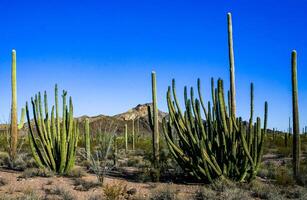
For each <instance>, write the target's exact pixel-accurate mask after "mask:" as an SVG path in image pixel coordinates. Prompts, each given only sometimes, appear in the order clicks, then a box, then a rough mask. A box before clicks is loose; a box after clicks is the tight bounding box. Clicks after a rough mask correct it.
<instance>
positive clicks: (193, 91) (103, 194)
mask: <svg viewBox="0 0 307 200" xmlns="http://www.w3.org/2000/svg"><path fill="white" fill-rule="evenodd" d="M225 14H226V13H225ZM144 16H146V15H145V14H144ZM224 19H225V20H224V22H225V23H224V24H225V31H224V32H225V34H226V33H227V43H226V44H225V46H227V51H228V52H225V54H226V55H227V57H228V66H226V67H223V68H221V69H222V71H223V73H225V74H227V77H229V80H228V78H227V79H225V78H224V80H223V79H222V78H219V77H212V78H211V77H210V78H211V79H209V77H201V76H200V78H195V81H194V82H195V85H196V87H195V86H194V87H193V86H192V87H190V86H189V83H187V85H186V86H184V87H183V88H181V87H177V86H178V85H177V84H178V82H180V83H179V85H180V86H181V82H182V81H181V80H178V79H175V78H172V77H169V76H168V75H167V76H168V78H169V79H170V80H171V81H169V82H168V84H167V85H166V84H165V81H162V82H163V84H159V75H160V74H159V73H158V72H156V71H151V74H150V81H149V79H148V82H144V83H142V84H143V85H142V86H139V87H145V88H146V89H147V88H150V101H147V102H138V104H137V105H135V106H134V107H132V108H131V109H129V110H127V111H126V112H122V113H118V114H112V115H110V114H106V113H99V114H98V115H88V114H87V113H82V115H79V116H77V115H76V113H80V112H78V109H79V107H80V108H81V110H82V109H83V110H82V111H84V108H89V109H91V106H92V107H94V109H99V107H100V106H94V105H96V104H95V101H93V102H92V101H91V102H83V103H84V104H82V103H80V101H78V100H76V99H75V98H73V96H71V93H70V88H62V87H61V85H60V84H55V85H54V88H53V92H52V93H48V92H47V90H45V91H39V92H37V93H36V94H31V96H32V97H31V98H29V99H27V100H26V102H23V103H22V104H18V103H17V99H19V98H20V97H19V94H20V93H19V92H17V85H18V88H23V87H24V85H21V86H19V82H18V81H17V72H19V71H18V70H19V68H18V70H17V65H18V63H17V51H16V50H15V49H12V52H11V57H10V58H11V62H10V64H11V67H10V71H9V74H10V92H11V93H10V95H11V98H10V105H11V107H10V113H9V120H7V121H3V122H1V124H0V199H1V200H15V199H16V200H74V199H80V200H102V199H106V200H124V199H127V200H141V199H144V200H147V199H148V200H183V199H184V200H188V199H189V200H190V199H191V200H205V199H216V200H224V199H232V200H236V199H244V200H245V199H251V200H252V199H255V200H256V199H273V200H275V199H276V200H281V199H307V188H306V186H307V126H304V124H300V122H302V121H303V120H305V118H304V115H305V113H304V110H303V109H302V108H301V107H299V105H301V104H302V105H303V106H304V105H305V104H304V102H303V101H300V97H301V96H299V93H300V92H302V93H303V94H305V87H304V83H303V81H304V80H300V77H301V74H300V73H298V71H300V70H301V69H300V68H298V65H299V64H300V59H298V52H297V51H296V50H292V49H289V50H288V60H289V61H291V62H289V64H288V69H289V70H288V72H287V73H285V74H286V75H287V80H286V81H285V79H283V84H284V85H287V87H288V88H287V91H288V90H289V92H288V93H289V94H291V98H290V95H288V96H289V100H286V98H285V99H279V101H281V102H282V103H281V104H280V105H282V106H281V107H280V110H281V111H280V112H283V111H282V109H285V107H289V108H287V109H288V110H291V113H290V114H289V115H288V116H286V115H282V116H281V117H280V115H281V114H280V113H278V112H276V109H275V107H274V105H273V104H276V102H277V101H276V100H274V101H273V103H272V102H271V101H272V98H273V97H271V96H270V97H268V101H263V102H261V105H262V106H263V107H261V108H259V101H260V100H259V98H257V97H259V96H261V98H260V99H263V98H262V97H263V96H265V94H267V93H265V92H264V89H263V87H262V88H261V87H260V89H256V88H257V84H254V83H253V81H252V82H246V80H247V79H246V78H244V79H239V81H238V79H236V78H237V72H236V71H235V56H234V51H235V50H234V49H235V48H234V46H235V45H234V43H235V42H236V39H234V37H235V38H239V37H240V35H236V32H235V30H236V28H237V27H239V26H240V24H239V23H236V21H235V20H234V22H233V18H232V13H230V12H228V13H227V14H226V15H224ZM115 21H116V20H115ZM93 23H94V22H93ZM129 30H130V29H129ZM226 30H227V31H226ZM210 31H213V32H214V31H215V30H210ZM247 31H249V30H248V29H247ZM253 31H260V30H258V29H255V30H253ZM241 32H242V31H241ZM243 32H244V31H243ZM265 36H267V35H265ZM225 41H226V40H225ZM299 50H301V49H299ZM239 55H240V54H239ZM260 55H261V54H260ZM2 56H9V55H2ZM112 59H113V58H112ZM112 59H111V60H112ZM79 61H80V60H78V62H79ZM302 61H303V63H304V59H302ZM0 63H1V60H0ZM239 63H240V62H239ZM0 65H1V64H0ZM105 66H107V65H104V67H105ZM299 66H300V65H299ZM6 68H8V67H7V66H6ZM40 69H41V70H42V69H43V68H40ZM92 69H94V67H93V68H90V67H89V68H88V70H92ZM212 70H213V68H212ZM20 71H21V72H23V69H21V70H20ZM71 71H73V70H71ZM135 71H137V70H135ZM135 71H134V73H136V72H135ZM179 71H180V70H179ZM268 71H269V70H268ZM302 71H303V70H302ZM39 72H40V71H39V70H38V71H36V72H35V73H39ZM24 73H25V72H23V73H21V75H20V76H22V75H23V74H24ZM33 73H34V72H33ZM71 73H72V74H74V73H73V72H71ZM95 73H96V72H95ZM108 73H109V72H108ZM127 73H128V72H127ZM193 73H194V72H193ZM193 73H192V72H191V74H193ZM274 73H275V72H274ZM75 74H77V73H75ZM75 74H74V76H76V75H75ZM194 74H195V73H194ZM148 75H149V73H148ZM241 75H242V74H241ZM34 76H36V77H38V76H39V75H37V74H35V75H34ZM163 76H164V77H165V76H166V75H165V74H164V75H163ZM187 76H190V75H189V73H188V69H185V70H184V76H182V77H181V79H182V80H188V79H187V78H186V77H187ZM260 76H263V75H260ZM271 76H272V75H271ZM59 77H60V75H59ZM193 77H194V76H193ZM82 78H83V79H85V80H86V81H87V82H88V84H92V87H94V86H96V87H98V88H99V86H97V85H96V84H95V81H97V80H95V79H94V77H80V78H78V77H77V76H76V78H75V79H76V80H78V79H82ZM103 78H105V77H104V76H102V77H101V79H103ZM116 78H117V79H116ZM121 78H122V79H123V75H122V74H121V75H120V76H119V77H117V76H116V74H115V70H114V77H112V80H113V81H114V82H113V83H112V82H110V83H109V84H110V85H109V86H108V87H109V88H112V86H114V87H115V86H116V84H117V81H120V79H121ZM171 78H172V79H171ZM44 79H46V78H44ZM139 79H141V78H139ZM263 79H265V76H264V77H261V78H259V80H263ZM193 80H194V79H193ZM204 80H210V81H209V82H207V81H204ZM248 80H249V79H248ZM259 80H257V81H255V83H259V82H260V81H259ZM27 81H28V79H27ZM91 81H92V82H91ZM129 81H130V82H133V81H137V80H136V79H133V78H130V79H129ZM130 82H128V83H124V84H127V87H126V88H125V90H126V91H129V89H131V91H132V90H133V87H131V88H129V84H130ZM238 82H239V84H237V83H238ZM242 82H244V84H245V86H246V87H248V88H249V89H248V91H249V92H248V93H247V94H243V96H242V94H241V93H240V92H242V90H241V89H238V88H240V87H241V86H242ZM285 82H289V83H290V82H291V84H285ZM37 83H39V79H38V80H37V82H36V84H35V85H34V86H33V85H32V86H31V87H38V84H37ZM59 83H62V81H61V80H60V78H59ZM73 83H74V84H75V83H77V82H73ZM301 83H302V84H301ZM74 84H71V86H72V87H73V85H74ZM300 84H301V85H302V87H300V86H301V85H300ZM68 85H69V84H68ZM204 86H205V87H204ZM207 86H208V87H207ZM267 87H271V86H267ZM0 88H1V86H0ZM25 88H27V87H25ZM76 88H77V87H76ZM76 88H74V89H72V90H73V91H74V92H76V91H79V90H80V91H81V90H82V88H77V89H76ZM87 89H88V90H89V91H90V88H87ZM148 90H149V89H148ZM158 90H162V91H163V94H164V95H163V96H161V95H160V94H161V93H158ZM276 90H277V91H279V90H280V88H278V89H276ZM274 92H275V91H271V93H272V95H274ZM112 93H120V92H118V91H112ZM74 94H75V93H74ZM123 94H129V95H126V97H125V99H123V100H122V101H121V102H122V103H124V101H128V99H129V98H135V96H136V94H135V93H134V95H133V94H132V93H131V95H130V93H123ZM82 95H84V96H87V97H88V94H82ZM105 95H108V94H105ZM137 95H140V96H142V95H145V94H143V93H141V92H140V94H139V93H138V94H137ZM284 96H285V97H286V96H287V93H285V94H284ZM238 97H239V98H238ZM1 98H2V97H1ZM1 98H0V99H1ZM2 99H3V98H2ZM106 99H107V98H106ZM237 99H239V100H237ZM102 101H103V100H100V102H101V105H103V102H102ZM113 101H114V102H113ZM261 101H262V100H261ZM288 101H289V102H291V105H288V104H287V103H285V102H288ZM75 102H78V103H76V104H75ZM111 102H112V103H113V104H112V105H113V107H112V108H114V109H115V108H116V106H117V105H116V103H117V102H118V101H117V99H111ZM158 102H164V103H165V105H166V106H165V107H164V108H166V109H160V106H159V104H158ZM302 102H303V103H302ZM240 104H241V105H240ZM242 104H244V107H245V110H244V112H241V108H242ZM18 105H23V106H21V107H20V106H18ZM76 105H81V106H79V107H78V106H76ZM303 106H302V107H303ZM105 107H107V106H106V105H105ZM271 107H273V108H274V109H270V108H271ZM112 108H111V109H112ZM1 109H2V108H0V112H2V110H1ZM115 110H116V109H115ZM19 111H20V112H19ZM91 113H92V112H91ZM259 113H260V114H259ZM240 115H242V116H240ZM258 115H261V116H258ZM302 116H303V117H302ZM300 117H301V119H300ZM280 118H285V119H287V122H288V123H287V124H286V125H285V124H282V126H281V127H283V128H273V127H275V126H274V125H275V124H279V125H280V124H281V123H278V122H277V121H278V119H280ZM302 119H303V120H302ZM271 121H273V124H274V125H271V124H270V123H271ZM284 127H287V128H286V129H284ZM283 129H284V130H283Z"/></svg>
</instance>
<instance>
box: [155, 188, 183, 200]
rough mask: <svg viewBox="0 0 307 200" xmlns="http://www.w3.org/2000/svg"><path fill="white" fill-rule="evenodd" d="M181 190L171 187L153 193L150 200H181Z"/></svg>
mask: <svg viewBox="0 0 307 200" xmlns="http://www.w3.org/2000/svg"><path fill="white" fill-rule="evenodd" d="M178 193H179V190H177V189H176V188H172V187H170V186H166V187H163V188H161V189H157V190H153V191H151V195H150V200H179V197H178Z"/></svg>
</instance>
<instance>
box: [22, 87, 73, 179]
mask: <svg viewBox="0 0 307 200" xmlns="http://www.w3.org/2000/svg"><path fill="white" fill-rule="evenodd" d="M57 93H58V92H57V86H56V87H55V96H56V97H55V102H58V99H57ZM66 96H67V92H66V91H63V95H62V98H63V116H62V123H60V119H59V117H56V118H55V117H54V112H55V111H54V110H55V108H54V106H53V107H52V111H51V115H49V114H50V113H49V112H48V103H47V94H46V93H45V95H44V106H43V105H42V100H41V94H40V93H38V95H35V98H31V104H32V110H33V118H34V119H33V121H34V126H35V129H33V128H32V123H31V118H30V112H29V107H28V103H26V114H27V120H28V126H29V134H28V137H29V143H30V147H31V151H32V155H33V157H34V160H35V161H36V164H37V165H38V166H39V167H46V168H49V169H50V170H53V171H55V172H57V173H59V174H63V173H67V172H69V171H70V169H71V168H72V167H73V165H74V162H75V156H76V148H77V144H78V135H79V129H78V125H77V122H76V121H74V118H73V104H72V98H71V97H70V98H69V105H68V106H67V105H66ZM43 107H44V108H45V112H44V111H43ZM57 109H58V104H57V103H56V110H57ZM50 116H51V117H50ZM58 116H59V115H58ZM34 130H35V131H34ZM58 130H59V131H58Z"/></svg>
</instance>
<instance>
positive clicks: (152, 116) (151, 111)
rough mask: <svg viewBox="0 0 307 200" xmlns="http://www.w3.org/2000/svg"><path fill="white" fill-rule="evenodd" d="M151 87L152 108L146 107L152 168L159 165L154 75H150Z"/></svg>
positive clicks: (155, 82)
mask: <svg viewBox="0 0 307 200" xmlns="http://www.w3.org/2000/svg"><path fill="white" fill-rule="evenodd" d="M151 85H152V108H151V106H148V121H149V125H150V129H151V131H152V146H153V147H152V149H153V163H154V167H155V168H158V165H159V121H158V106H157V81H156V73H155V72H152V73H151Z"/></svg>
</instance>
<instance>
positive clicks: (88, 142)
mask: <svg viewBox="0 0 307 200" xmlns="http://www.w3.org/2000/svg"><path fill="white" fill-rule="evenodd" d="M85 151H86V159H87V160H90V159H91V137H90V120H89V119H88V118H87V119H85Z"/></svg>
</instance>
